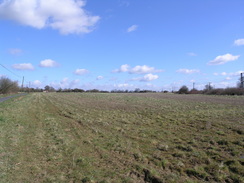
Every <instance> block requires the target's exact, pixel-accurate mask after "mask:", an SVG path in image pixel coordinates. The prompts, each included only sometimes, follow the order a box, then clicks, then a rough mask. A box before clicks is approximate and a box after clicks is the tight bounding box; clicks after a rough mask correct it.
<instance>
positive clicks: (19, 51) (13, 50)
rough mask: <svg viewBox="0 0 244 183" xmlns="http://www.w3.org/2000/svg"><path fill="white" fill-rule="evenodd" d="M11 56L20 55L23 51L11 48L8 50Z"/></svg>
mask: <svg viewBox="0 0 244 183" xmlns="http://www.w3.org/2000/svg"><path fill="white" fill-rule="evenodd" d="M8 52H9V53H10V54H11V55H20V54H21V53H22V52H23V51H22V50H21V49H18V48H11V49H9V50H8Z"/></svg>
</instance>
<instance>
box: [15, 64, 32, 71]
mask: <svg viewBox="0 0 244 183" xmlns="http://www.w3.org/2000/svg"><path fill="white" fill-rule="evenodd" d="M12 67H13V68H14V69H16V70H34V66H33V65H32V64H31V63H23V64H14V65H12Z"/></svg>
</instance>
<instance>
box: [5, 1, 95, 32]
mask: <svg viewBox="0 0 244 183" xmlns="http://www.w3.org/2000/svg"><path fill="white" fill-rule="evenodd" d="M1 2H2V3H1V4H0V18H2V19H9V20H13V21H16V22H18V23H20V24H23V25H28V26H31V27H34V28H38V29H42V28H45V27H51V28H53V29H57V30H59V31H60V32H61V33H62V34H72V33H76V34H79V33H89V32H91V31H92V30H93V27H94V26H95V24H96V23H97V22H98V20H99V19H100V17H99V16H92V15H90V13H88V12H87V11H86V10H85V9H84V8H83V7H84V6H85V1H84V0H62V1H60V0H49V1H48V0H12V1H10V0H3V1H1Z"/></svg>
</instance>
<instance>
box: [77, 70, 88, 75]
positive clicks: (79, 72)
mask: <svg viewBox="0 0 244 183" xmlns="http://www.w3.org/2000/svg"><path fill="white" fill-rule="evenodd" d="M74 73H75V74H76V75H84V74H87V73H89V71H88V70H86V69H76V70H75V72H74Z"/></svg>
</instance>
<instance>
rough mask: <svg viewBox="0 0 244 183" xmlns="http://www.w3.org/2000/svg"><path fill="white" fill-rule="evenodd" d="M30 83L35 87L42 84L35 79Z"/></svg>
mask: <svg viewBox="0 0 244 183" xmlns="http://www.w3.org/2000/svg"><path fill="white" fill-rule="evenodd" d="M32 84H33V85H34V86H35V87H40V86H41V85H42V82H41V81H39V80H35V81H33V83H32Z"/></svg>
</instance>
